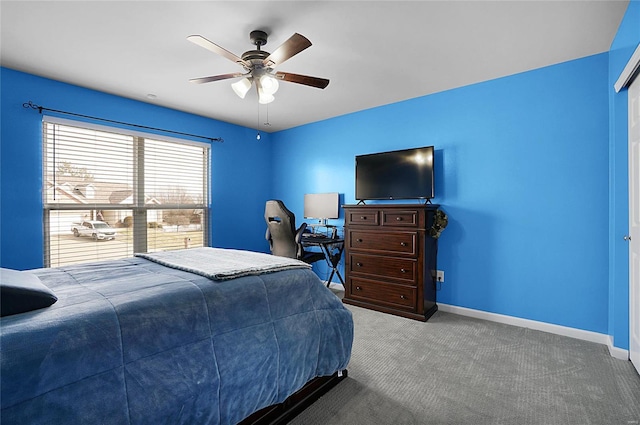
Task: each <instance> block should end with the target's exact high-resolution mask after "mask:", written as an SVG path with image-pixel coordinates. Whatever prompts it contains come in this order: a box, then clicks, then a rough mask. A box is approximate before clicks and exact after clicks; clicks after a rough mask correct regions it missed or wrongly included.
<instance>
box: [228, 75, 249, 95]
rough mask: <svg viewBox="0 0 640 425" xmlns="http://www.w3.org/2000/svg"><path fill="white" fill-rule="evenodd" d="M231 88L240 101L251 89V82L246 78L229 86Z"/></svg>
mask: <svg viewBox="0 0 640 425" xmlns="http://www.w3.org/2000/svg"><path fill="white" fill-rule="evenodd" d="M231 88H232V89H233V91H234V92H236V94H237V95H238V97H240V99H244V97H245V96H246V95H247V92H248V91H249V89H250V88H251V81H249V79H248V78H243V79H242V80H240V81H236V82H235V83H233V84H231Z"/></svg>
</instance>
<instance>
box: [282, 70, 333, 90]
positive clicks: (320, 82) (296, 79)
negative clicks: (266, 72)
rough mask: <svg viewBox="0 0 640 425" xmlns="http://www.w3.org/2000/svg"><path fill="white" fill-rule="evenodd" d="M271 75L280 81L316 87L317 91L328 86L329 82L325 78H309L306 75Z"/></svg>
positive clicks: (284, 73) (285, 73)
mask: <svg viewBox="0 0 640 425" xmlns="http://www.w3.org/2000/svg"><path fill="white" fill-rule="evenodd" d="M273 75H275V77H276V78H277V79H279V80H282V81H288V82H290V83H298V84H304V85H305V86H311V87H316V88H319V89H323V88H325V87H327V86H328V85H329V80H327V79H326V78H318V77H309V76H308V75H300V74H292V73H290V72H276V73H274V74H273Z"/></svg>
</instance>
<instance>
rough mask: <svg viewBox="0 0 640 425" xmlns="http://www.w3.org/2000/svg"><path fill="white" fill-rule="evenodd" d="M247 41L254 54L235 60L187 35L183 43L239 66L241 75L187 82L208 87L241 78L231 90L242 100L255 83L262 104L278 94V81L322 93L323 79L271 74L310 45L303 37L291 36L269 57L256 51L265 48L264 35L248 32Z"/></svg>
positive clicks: (227, 53) (205, 40) (234, 56)
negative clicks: (188, 42)
mask: <svg viewBox="0 0 640 425" xmlns="http://www.w3.org/2000/svg"><path fill="white" fill-rule="evenodd" d="M249 38H250V40H251V42H252V43H253V44H255V45H256V47H257V49H256V50H248V51H246V52H244V53H243V54H242V57H238V56H236V55H234V54H233V53H231V52H230V51H228V50H226V49H224V48H222V47H220V46H218V45H217V44H215V43H213V42H211V41H209V40H207V39H206V38H204V37H202V36H201V35H190V36H189V37H187V40H189V41H191V42H192V43H194V44H197V45H198V46H201V47H204V48H205V49H207V50H210V51H212V52H213V53H217V54H219V55H221V56H223V57H225V58H227V59H229V60H231V61H233V62H235V63H237V64H239V65H241V66H242V67H243V68H244V70H245V72H244V73H243V72H234V73H231V74H221V75H213V76H211V77H202V78H192V79H190V80H189V81H190V82H192V83H196V84H202V83H210V82H212V81H219V80H226V79H230V78H241V77H243V78H242V79H241V80H239V81H237V82H235V83H233V84H232V85H231V87H232V88H233V91H235V92H236V94H237V95H238V96H240V97H241V98H242V99H244V97H245V95H246V94H247V92H248V91H249V89H250V88H251V85H252V83H255V85H256V89H257V91H258V101H259V102H260V103H262V104H265V103H271V102H273V101H274V99H275V98H274V97H273V95H274V93H275V92H276V91H277V90H278V80H282V81H287V82H290V83H297V84H303V85H305V86H311V87H317V88H319V89H324V88H325V87H327V85H328V84H329V80H327V79H325V78H318V77H310V76H308V75H300V74H293V73H290V72H282V71H274V68H275V67H276V66H278V65H280V64H282V63H284V62H285V61H287V60H289V59H291V58H292V57H293V56H295V55H297V54H298V53H300V52H301V51H303V50H304V49H306V48H307V47H309V46H311V42H310V41H309V40H308V39H307V38H306V37H305V36H303V35H301V34H298V33H295V34H293V35H292V36H291V37H290V38H289V39H288V40H287V41H285V42H284V43H282V44H281V45H280V47H278V48H277V49H276V50H275V51H274V52H273V53H269V52H266V51H264V50H260V47H262V46H264V45H265V44H267V33H266V32H264V31H260V30H255V31H251V33H250V34H249Z"/></svg>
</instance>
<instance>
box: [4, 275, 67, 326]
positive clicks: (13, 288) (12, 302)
mask: <svg viewBox="0 0 640 425" xmlns="http://www.w3.org/2000/svg"><path fill="white" fill-rule="evenodd" d="M56 301H58V297H56V295H55V294H54V293H53V292H52V291H51V289H49V288H47V287H46V286H44V285H43V284H42V282H40V279H38V276H36V275H34V274H31V273H28V272H21V271H17V270H10V269H0V316H1V317H4V316H9V315H12V314H18V313H24V312H25V311H31V310H38V309H40V308H44V307H49V306H50V305H51V304H53V303H55V302H56Z"/></svg>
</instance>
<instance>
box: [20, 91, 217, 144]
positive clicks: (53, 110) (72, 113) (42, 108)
mask: <svg viewBox="0 0 640 425" xmlns="http://www.w3.org/2000/svg"><path fill="white" fill-rule="evenodd" d="M22 107H23V108H31V109H37V110H38V112H40V113H41V114H42V111H51V112H56V113H58V114H65V115H72V116H74V117H82V118H89V119H91V120H97V121H105V122H110V123H113V124H122V125H128V126H130V127H137V128H144V129H146V130H156V131H162V132H164V133H171V134H179V135H181V136H189V137H198V138H200V139H206V140H210V141H212V142H220V143H222V142H224V139H223V138H222V137H208V136H199V135H197V134H189V133H182V132H180V131H173V130H165V129H164V128H157V127H147V126H146V125H140V124H131V123H128V122H123V121H115V120H109V119H106V118H98V117H92V116H91V115H82V114H76V113H74V112H67V111H59V110H57V109H50V108H45V107H43V106H39V105H36V104H35V103H33V102H32V101H29V102H25V103H23V104H22Z"/></svg>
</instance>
